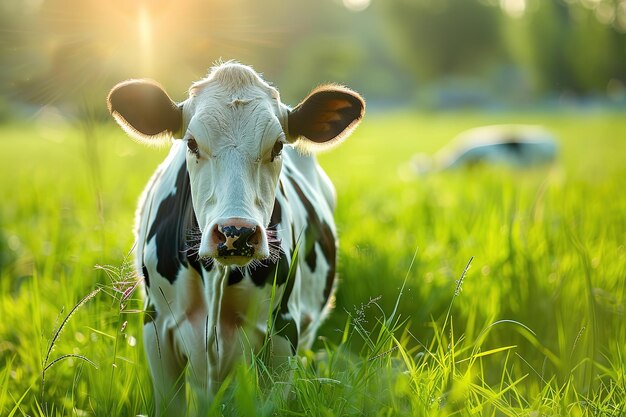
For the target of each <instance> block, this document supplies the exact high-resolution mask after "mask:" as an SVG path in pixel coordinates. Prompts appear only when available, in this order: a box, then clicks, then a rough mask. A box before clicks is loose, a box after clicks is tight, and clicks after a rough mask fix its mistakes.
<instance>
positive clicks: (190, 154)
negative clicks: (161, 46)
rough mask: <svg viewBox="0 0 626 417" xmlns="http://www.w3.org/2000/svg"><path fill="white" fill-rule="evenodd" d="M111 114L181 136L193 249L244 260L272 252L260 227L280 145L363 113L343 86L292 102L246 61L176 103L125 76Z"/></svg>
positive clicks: (318, 135) (266, 216) (317, 138)
mask: <svg viewBox="0 0 626 417" xmlns="http://www.w3.org/2000/svg"><path fill="white" fill-rule="evenodd" d="M108 105H109V110H110V111H111V114H112V115H113V116H114V117H115V119H116V120H117V122H118V123H119V124H120V126H121V127H122V128H123V129H124V130H125V131H126V132H127V133H128V134H129V135H130V136H132V137H134V138H136V139H139V140H141V141H144V142H154V141H157V140H159V138H162V137H164V136H165V137H176V138H182V139H177V140H182V141H184V142H186V147H187V156H186V158H187V169H188V171H189V179H190V182H191V194H192V201H193V207H194V210H195V213H196V217H197V220H198V223H199V226H200V230H201V231H202V239H201V242H200V247H199V251H198V253H199V255H200V257H202V258H214V259H216V260H217V261H218V262H220V263H221V264H223V265H239V266H243V265H247V264H248V263H250V262H251V261H252V260H253V259H265V258H267V257H268V256H269V255H270V250H269V245H268V238H267V230H266V228H267V226H268V224H269V222H270V217H271V214H272V210H273V207H274V200H275V193H276V188H277V184H278V177H279V174H280V170H281V167H282V157H281V151H282V148H283V146H296V147H298V148H299V149H300V150H301V151H303V152H315V151H317V150H318V149H324V148H328V147H330V146H333V145H335V144H337V143H339V142H340V141H341V140H342V139H344V138H345V137H347V136H348V135H349V134H350V133H351V132H352V130H353V129H354V128H355V127H356V125H357V124H358V123H359V122H360V120H361V118H362V117H363V114H364V111H365V103H364V101H363V99H362V98H361V97H360V96H359V95H358V94H357V93H355V92H353V91H351V90H349V89H347V88H345V87H341V86H336V85H327V86H322V87H319V88H317V89H315V90H313V91H312V92H311V93H310V94H309V96H308V97H306V98H305V99H304V100H303V101H302V102H301V103H300V104H299V105H297V106H296V107H295V108H294V109H290V108H288V107H287V106H285V105H284V104H282V103H281V101H280V97H279V94H278V91H277V90H276V89H274V88H273V87H271V86H270V85H269V84H267V83H266V82H265V81H263V80H262V79H261V77H260V76H259V75H258V74H257V73H256V72H254V70H252V69H251V68H250V67H247V66H244V65H240V64H237V63H226V64H222V65H219V66H217V67H215V68H213V69H212V70H211V72H210V73H209V75H208V77H207V78H206V79H204V80H201V81H199V82H197V83H195V84H193V85H192V87H191V89H190V91H189V98H188V99H187V100H185V101H183V102H182V103H180V104H177V103H175V102H173V101H172V100H171V99H170V98H169V96H168V95H167V93H166V92H165V91H164V90H163V89H162V88H161V87H160V86H159V85H158V84H156V83H154V82H150V81H144V80H130V81H125V82H123V83H120V84H118V85H116V86H115V87H114V88H113V90H111V93H110V94H109V97H108Z"/></svg>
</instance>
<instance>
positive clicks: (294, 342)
mask: <svg viewBox="0 0 626 417" xmlns="http://www.w3.org/2000/svg"><path fill="white" fill-rule="evenodd" d="M290 259H292V260H293V261H294V262H296V260H294V259H293V253H292V254H291V257H290ZM296 264H297V262H296ZM295 272H296V268H291V270H290V269H289V260H288V259H287V255H285V254H284V253H283V254H281V257H280V261H279V262H278V270H277V272H276V275H275V276H276V284H277V285H283V284H284V285H285V290H284V292H283V295H282V298H281V299H280V304H279V305H278V306H277V307H276V308H275V309H274V312H273V317H274V329H275V333H276V334H277V335H279V336H282V337H284V338H285V339H287V341H288V342H289V343H291V353H292V354H295V353H296V350H297V349H298V339H299V335H298V327H297V326H296V321H295V320H294V319H293V316H292V315H291V312H290V311H289V306H288V304H289V299H290V298H291V293H292V291H293V286H294V283H295V281H296V279H295ZM267 279H269V280H270V282H273V280H274V275H273V274H272V275H270V276H269V277H267Z"/></svg>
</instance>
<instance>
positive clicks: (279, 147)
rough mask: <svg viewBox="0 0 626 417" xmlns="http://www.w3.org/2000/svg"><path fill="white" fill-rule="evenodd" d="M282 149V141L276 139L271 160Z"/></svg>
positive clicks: (277, 155)
mask: <svg viewBox="0 0 626 417" xmlns="http://www.w3.org/2000/svg"><path fill="white" fill-rule="evenodd" d="M282 151H283V143H282V142H281V141H277V142H276V143H275V144H274V147H273V148H272V162H273V161H274V159H276V158H278V157H279V156H280V154H281V152H282Z"/></svg>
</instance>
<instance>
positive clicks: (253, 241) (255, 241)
mask: <svg viewBox="0 0 626 417" xmlns="http://www.w3.org/2000/svg"><path fill="white" fill-rule="evenodd" d="M261 242H262V236H261V229H260V228H258V227H255V228H254V231H253V232H252V234H251V235H250V236H249V237H248V241H247V242H246V243H247V245H248V246H251V247H257V246H259V245H260V244H261Z"/></svg>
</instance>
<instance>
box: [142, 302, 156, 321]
mask: <svg viewBox="0 0 626 417" xmlns="http://www.w3.org/2000/svg"><path fill="white" fill-rule="evenodd" d="M156 318H157V312H156V308H155V307H154V304H152V301H151V300H150V298H147V299H146V308H145V310H144V312H143V324H144V326H145V325H146V324H148V323H152V322H153V321H155V320H156Z"/></svg>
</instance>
